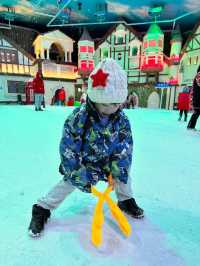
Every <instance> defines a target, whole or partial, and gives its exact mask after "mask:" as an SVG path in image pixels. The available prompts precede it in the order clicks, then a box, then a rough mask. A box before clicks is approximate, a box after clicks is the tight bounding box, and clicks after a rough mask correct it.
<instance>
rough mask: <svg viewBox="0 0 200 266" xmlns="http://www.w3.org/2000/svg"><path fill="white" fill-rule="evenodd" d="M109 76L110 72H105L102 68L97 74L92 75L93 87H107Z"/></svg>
mask: <svg viewBox="0 0 200 266" xmlns="http://www.w3.org/2000/svg"><path fill="white" fill-rule="evenodd" d="M108 76H109V74H108V73H104V72H103V70H102V69H101V68H100V69H99V70H98V71H97V72H96V73H95V74H93V75H91V79H92V80H93V81H92V87H93V88H94V87H98V86H101V87H105V86H106V82H107V78H108Z"/></svg>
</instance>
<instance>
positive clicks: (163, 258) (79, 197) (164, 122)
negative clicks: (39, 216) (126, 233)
mask: <svg viewBox="0 0 200 266" xmlns="http://www.w3.org/2000/svg"><path fill="white" fill-rule="evenodd" d="M71 111H72V109H70V108H62V107H47V110H46V111H45V112H35V111H33V107H32V106H0V132H1V137H0V165H1V166H0V188H1V192H0V232H1V233H0V237H1V241H0V266H4V265H5V266H22V265H23V266H26V265H27V266H64V265H69V266H85V265H86V266H93V265H95V266H112V265H114V266H199V265H200V204H199V203H200V200H199V191H200V132H193V131H188V130H186V124H185V123H184V122H178V121H177V118H178V113H177V112H176V111H164V110H163V111H160V110H147V109H137V110H128V111H126V113H127V115H128V116H129V118H130V120H131V124H132V127H133V132H134V140H135V149H134V167H133V169H132V175H133V176H134V178H133V187H134V195H135V197H136V199H137V201H138V203H139V205H141V206H142V207H143V208H144V210H145V214H146V217H145V219H143V220H139V221H138V220H133V219H131V218H130V217H129V221H130V223H131V225H132V231H133V232H132V235H131V237H130V238H129V239H125V238H124V237H123V235H122V234H121V233H120V231H119V229H118V228H117V226H116V224H115V223H114V222H113V220H112V218H111V216H110V213H109V210H108V209H107V208H105V213H106V221H105V224H104V241H103V245H102V246H101V247H100V248H99V249H96V248H95V247H93V246H92V245H91V242H90V225H91V219H92V213H93V210H94V206H95V203H96V199H95V198H94V197H93V196H91V195H88V194H84V193H80V192H78V191H75V192H74V193H73V194H72V195H71V196H70V197H68V198H67V199H66V200H65V201H64V202H63V204H61V206H60V207H59V208H58V209H57V210H56V211H55V212H54V213H53V215H52V218H51V220H50V221H49V223H48V225H47V227H46V230H45V232H44V235H43V236H42V237H41V238H40V239H31V238H30V237H29V236H28V235H27V227H28V224H29V221H30V217H31V205H32V204H33V203H34V202H35V200H36V199H37V198H39V197H40V196H42V195H43V194H44V193H46V192H47V191H48V190H49V189H50V188H51V186H52V185H54V184H55V183H56V182H58V181H59V179H60V178H61V176H59V174H58V172H57V168H58V164H59V154H58V145H59V141H60V136H61V132H62V127H63V122H64V120H65V118H66V116H67V115H68V114H69V113H70V112H71ZM197 128H199V129H200V122H199V123H198V124H197ZM101 187H102V186H101V184H100V188H101Z"/></svg>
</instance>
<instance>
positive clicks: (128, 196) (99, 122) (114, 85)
mask: <svg viewBox="0 0 200 266" xmlns="http://www.w3.org/2000/svg"><path fill="white" fill-rule="evenodd" d="M127 94H128V90H127V75H126V73H125V71H124V70H123V69H122V68H121V67H120V66H119V65H118V64H117V63H116V61H115V60H113V59H108V58H107V59H105V60H103V61H102V62H100V63H99V64H98V65H97V67H96V68H95V69H94V70H93V72H92V73H91V74H90V77H89V80H88V90H87V101H86V103H85V104H82V105H81V106H80V107H78V108H76V109H75V110H74V111H73V113H72V114H71V115H70V116H69V117H68V118H67V119H66V121H65V124H64V130H63V135H62V138H61V142H60V157H61V164H60V172H61V174H63V179H62V180H61V181H60V182H59V183H58V184H57V185H55V186H54V187H53V188H52V189H51V190H50V192H49V193H48V194H47V195H45V196H44V197H42V198H40V199H38V201H37V202H36V204H34V205H33V208H32V219H31V222H30V225H29V233H30V235H31V236H33V237H37V236H39V235H40V233H41V232H42V230H43V229H44V225H45V223H46V222H47V219H48V218H49V217H50V215H51V211H52V210H54V209H55V208H57V207H58V206H59V204H60V203H61V202H62V201H63V200H64V199H65V198H66V197H67V196H69V195H70V193H72V192H73V191H74V190H75V189H76V188H78V189H79V190H80V191H82V192H87V193H90V192H91V186H94V185H95V184H97V182H98V181H99V180H103V181H106V182H107V181H108V176H109V174H110V173H111V174H112V176H113V184H112V185H113V188H114V189H115V192H116V196H117V199H118V206H119V208H120V209H121V210H122V211H124V212H125V213H127V214H129V215H131V216H132V217H134V218H142V217H143V216H144V213H143V210H142V209H141V208H140V207H139V206H138V205H137V203H136V201H135V199H134V197H133V193H132V188H131V184H132V181H131V176H130V168H131V163H132V148H133V140H132V133H131V127H130V124H129V121H128V118H127V117H126V115H125V114H124V112H123V111H122V110H121V109H120V104H121V103H123V102H124V101H125V100H126V98H127Z"/></svg>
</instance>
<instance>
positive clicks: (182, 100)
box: [178, 87, 190, 122]
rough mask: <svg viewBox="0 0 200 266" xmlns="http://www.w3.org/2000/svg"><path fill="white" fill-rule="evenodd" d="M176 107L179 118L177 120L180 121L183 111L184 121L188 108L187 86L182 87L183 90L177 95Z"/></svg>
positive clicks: (188, 92) (188, 93) (188, 95)
mask: <svg viewBox="0 0 200 266" xmlns="http://www.w3.org/2000/svg"><path fill="white" fill-rule="evenodd" d="M178 109H179V118H178V121H181V118H182V115H183V112H184V121H185V122H186V121H187V114H188V111H189V110H190V91H189V88H187V87H184V88H183V91H182V92H180V93H179V95H178Z"/></svg>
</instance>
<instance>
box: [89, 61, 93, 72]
mask: <svg viewBox="0 0 200 266" xmlns="http://www.w3.org/2000/svg"><path fill="white" fill-rule="evenodd" d="M93 69H94V61H92V60H89V70H90V71H92V70H93Z"/></svg>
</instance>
